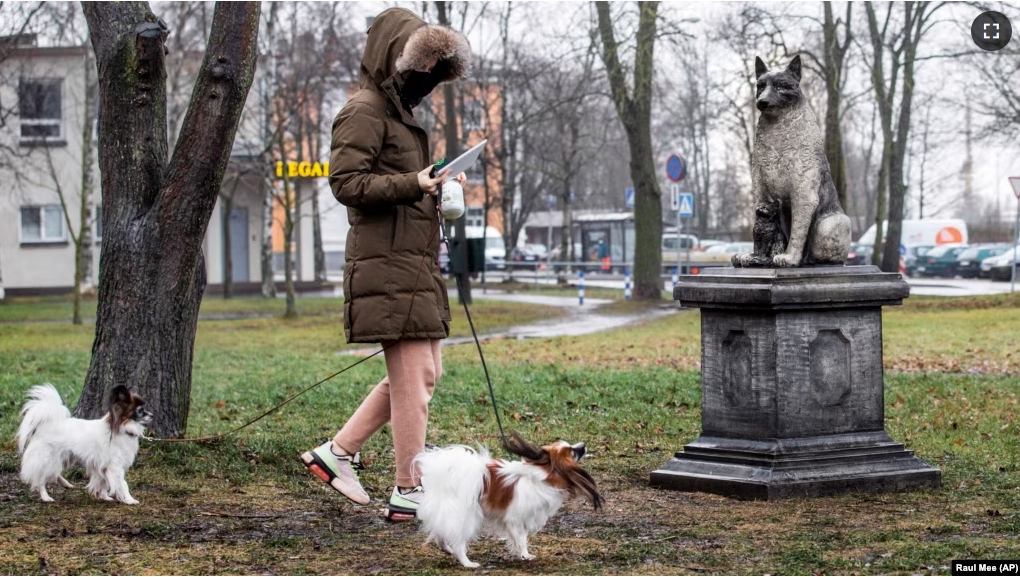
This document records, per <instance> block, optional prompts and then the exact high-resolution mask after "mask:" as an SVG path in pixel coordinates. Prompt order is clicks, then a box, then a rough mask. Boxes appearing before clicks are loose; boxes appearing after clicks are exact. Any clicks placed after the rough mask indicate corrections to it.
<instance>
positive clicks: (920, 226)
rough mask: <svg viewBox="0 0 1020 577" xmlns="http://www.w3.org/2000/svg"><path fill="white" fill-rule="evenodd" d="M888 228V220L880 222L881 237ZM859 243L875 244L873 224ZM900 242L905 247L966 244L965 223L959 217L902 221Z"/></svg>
mask: <svg viewBox="0 0 1020 577" xmlns="http://www.w3.org/2000/svg"><path fill="white" fill-rule="evenodd" d="M888 230H889V221H884V222H883V223H882V237H883V238H885V233H886V231H888ZM857 242H858V243H859V244H868V245H872V246H874V244H875V225H871V228H869V229H868V230H866V231H864V234H862V235H861V238H859V239H858V240H857ZM900 244H902V245H903V246H905V247H908V248H909V247H912V246H937V245H940V244H967V223H966V222H963V220H961V219H959V218H942V219H931V218H926V219H923V220H906V219H904V221H903V228H902V234H901V235H900Z"/></svg>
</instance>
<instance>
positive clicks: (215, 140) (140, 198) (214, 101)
mask: <svg viewBox="0 0 1020 577" xmlns="http://www.w3.org/2000/svg"><path fill="white" fill-rule="evenodd" d="M82 7H83V10H84V12H85V18H86V20H87V21H88V24H89V30H90V32H91V37H92V45H93V47H94V48H95V53H96V60H97V62H98V69H99V164H100V168H101V170H102V194H103V248H102V269H101V271H100V280H99V307H98V311H97V319H96V338H95V342H94V344H93V347H92V361H91V363H90V365H89V369H88V374H87V375H86V378H85V387H84V390H83V391H82V396H81V400H80V401H79V403H78V406H77V407H76V409H75V413H76V414H77V415H78V416H81V417H86V418H97V417H99V416H100V415H102V413H103V412H104V404H105V400H106V398H107V396H108V393H109V391H110V390H111V389H112V388H113V386H114V385H123V384H126V385H129V386H132V387H136V388H137V390H138V391H139V393H140V394H141V395H142V396H143V397H145V399H146V401H147V402H148V403H149V406H150V407H153V413H154V414H155V419H154V421H153V423H152V429H153V430H154V431H155V432H156V434H158V435H160V436H163V437H177V436H180V435H181V434H183V432H184V431H185V429H186V427H187V418H188V409H189V405H190V393H191V370H192V356H193V352H194V343H195V331H196V328H197V324H198V310H199V306H200V303H201V300H202V295H203V293H204V291H205V285H206V274H205V265H204V259H203V256H202V240H203V238H204V236H205V231H206V228H207V226H208V224H209V219H210V217H211V215H212V211H213V207H214V205H215V203H216V197H217V193H218V191H219V187H220V184H221V183H222V181H223V173H224V171H225V168H226V165H227V161H228V159H229V157H230V151H231V144H232V142H233V139H234V133H235V131H236V129H237V125H238V121H239V119H240V116H241V110H242V108H243V106H244V102H245V98H246V96H247V94H248V89H249V87H250V86H251V82H252V77H253V75H254V71H255V59H256V51H257V48H256V47H257V42H256V40H257V34H258V22H259V4H258V3H255V2H246V3H220V4H217V5H216V8H215V11H214V14H213V22H212V29H211V32H210V35H209V42H208V48H207V51H206V56H205V58H204V60H203V62H202V66H201V68H200V72H199V75H198V79H197V81H196V83H195V89H194V92H193V95H192V99H191V105H190V106H189V108H188V112H187V113H186V115H185V118H184V123H183V126H182V128H181V132H180V136H179V137H178V141H177V146H176V147H175V148H174V151H173V154H172V155H171V156H170V158H169V159H168V158H167V156H168V154H167V152H168V151H167V114H166V112H167V93H166V89H167V87H166V60H165V50H166V38H167V33H168V30H167V27H166V25H165V23H163V21H162V20H160V19H159V18H157V17H156V16H155V15H154V14H153V13H152V11H151V10H150V9H149V6H148V4H147V3H144V2H124V3H101V2H97V3H84V4H83V5H82Z"/></svg>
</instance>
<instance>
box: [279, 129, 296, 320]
mask: <svg viewBox="0 0 1020 577" xmlns="http://www.w3.org/2000/svg"><path fill="white" fill-rule="evenodd" d="M280 149H281V150H283V132H280ZM298 194H299V193H298V188H297V186H294V187H291V185H290V177H289V176H287V173H286V172H284V176H283V202H282V204H283V212H284V217H283V286H284V291H285V295H286V300H287V309H286V310H285V311H284V313H283V318H285V319H292V318H296V317H297V298H296V296H295V294H294V259H293V254H294V229H295V228H297V226H296V224H297V221H296V219H295V218H294V213H296V212H297V206H298V204H299V203H300V201H301V199H300V198H299V197H298Z"/></svg>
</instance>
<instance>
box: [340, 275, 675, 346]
mask: <svg viewBox="0 0 1020 577" xmlns="http://www.w3.org/2000/svg"><path fill="white" fill-rule="evenodd" d="M472 296H473V297H474V299H475V300H500V301H508V302H520V303H531V304H538V305H545V306H554V307H560V308H563V309H565V310H566V313H567V314H566V315H564V316H560V317H556V318H554V319H549V320H546V321H540V322H537V323H531V324H526V325H517V326H513V327H510V328H508V329H507V330H505V331H501V332H496V333H485V334H481V335H478V339H479V340H480V341H483V342H484V341H486V340H490V339H535V338H550V337H565V336H579V335H587V334H591V333H597V332H599V331H606V330H610V329H615V328H619V327H623V326H627V325H629V324H632V323H636V322H641V321H646V320H651V319H656V318H659V317H663V316H666V315H671V314H675V313H677V312H679V311H680V310H681V309H679V308H677V307H674V306H662V307H656V308H653V309H649V310H646V311H644V312H641V313H639V314H604V313H600V312H599V307H601V305H605V304H608V303H611V302H613V301H611V300H609V299H590V298H585V299H584V304H583V305H581V304H578V299H577V297H576V296H574V297H559V296H548V295H529V294H520V293H505V292H502V291H494V290H490V291H487V292H486V293H482V292H481V291H478V290H475V291H473V293H472ZM450 306H451V307H454V306H456V307H458V308H461V307H462V306H463V305H461V304H459V303H458V301H457V291H456V290H452V289H451V290H450ZM470 307H471V305H468V308H469V309H470ZM473 341H474V339H473V338H472V337H470V336H468V337H457V338H448V339H443V345H444V346H449V345H459V344H464V343H470V342H473ZM377 350H379V349H378V347H375V348H371V349H355V350H347V351H343V352H344V353H346V354H352V355H358V356H360V355H364V354H371V353H373V352H375V351H377Z"/></svg>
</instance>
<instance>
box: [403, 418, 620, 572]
mask: <svg viewBox="0 0 1020 577" xmlns="http://www.w3.org/2000/svg"><path fill="white" fill-rule="evenodd" d="M505 446H506V449H507V450H508V451H509V452H511V453H513V454H515V455H517V456H519V457H521V458H522V460H521V461H504V460H502V459H493V458H491V457H490V456H489V453H488V451H486V450H485V449H480V450H478V451H475V450H474V449H472V448H470V447H466V446H463V445H453V446H449V447H444V448H435V449H426V450H425V451H423V452H422V453H420V454H419V455H418V456H417V457H415V464H416V465H417V467H418V470H419V472H420V473H421V484H422V489H423V490H424V495H423V496H422V501H421V504H420V505H419V506H418V512H417V517H418V519H419V520H420V521H421V523H422V530H423V531H424V532H426V533H428V539H427V540H426V543H428V542H432V541H434V542H436V543H437V544H438V545H439V546H440V548H442V549H443V550H444V551H446V552H447V553H450V554H451V555H453V556H454V557H456V558H457V561H459V562H460V564H461V565H463V566H464V567H469V568H475V567H478V564H477V563H474V562H472V561H471V560H470V559H468V556H467V546H468V543H470V542H471V541H474V540H475V539H477V538H479V537H480V536H481V535H483V534H485V533H487V534H489V535H492V536H495V537H502V538H505V539H506V542H507V548H508V549H509V550H510V554H511V555H513V556H514V558H517V559H524V560H531V559H534V558H535V556H534V555H532V554H530V553H528V535H532V534H534V533H537V532H539V531H541V530H542V527H544V526H545V524H546V521H548V520H549V518H550V517H552V516H553V515H555V514H556V512H557V511H558V510H559V509H560V506H561V505H562V504H563V501H564V500H565V499H567V498H568V497H575V496H580V497H584V498H585V499H587V500H588V502H590V503H591V504H592V506H593V507H595V509H596V510H598V509H600V508H601V507H602V497H601V495H599V492H598V488H597V487H596V486H595V480H594V479H592V477H591V475H589V474H588V473H587V472H585V471H584V470H583V469H581V467H580V466H579V465H578V463H579V462H580V460H581V458H582V457H584V454H585V448H584V443H578V444H576V445H570V444H568V443H567V442H565V441H556V442H555V443H553V444H552V445H549V446H546V447H536V446H534V445H531V444H530V443H528V442H527V441H525V440H523V439H521V438H520V437H519V436H518V435H517V434H512V435H511V436H510V437H509V438H507V439H506V442H505Z"/></svg>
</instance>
